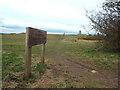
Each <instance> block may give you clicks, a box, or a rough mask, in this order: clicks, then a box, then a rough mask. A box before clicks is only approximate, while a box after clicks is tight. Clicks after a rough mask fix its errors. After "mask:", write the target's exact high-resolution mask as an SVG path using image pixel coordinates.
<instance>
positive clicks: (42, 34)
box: [25, 27, 47, 77]
mask: <svg viewBox="0 0 120 90" xmlns="http://www.w3.org/2000/svg"><path fill="white" fill-rule="evenodd" d="M46 40H47V32H46V31H43V30H39V29H36V28H32V27H26V48H25V77H29V76H30V75H31V50H32V46H35V45H38V44H42V53H41V54H42V55H41V61H42V62H43V63H44V59H45V43H46Z"/></svg>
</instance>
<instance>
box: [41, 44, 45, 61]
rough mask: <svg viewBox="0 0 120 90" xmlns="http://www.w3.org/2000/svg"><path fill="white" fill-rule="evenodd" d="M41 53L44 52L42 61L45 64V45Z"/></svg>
mask: <svg viewBox="0 0 120 90" xmlns="http://www.w3.org/2000/svg"><path fill="white" fill-rule="evenodd" d="M41 51H42V52H41V61H42V63H44V62H45V43H44V44H42V50H41Z"/></svg>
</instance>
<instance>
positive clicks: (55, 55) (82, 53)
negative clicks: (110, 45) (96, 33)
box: [2, 34, 118, 88]
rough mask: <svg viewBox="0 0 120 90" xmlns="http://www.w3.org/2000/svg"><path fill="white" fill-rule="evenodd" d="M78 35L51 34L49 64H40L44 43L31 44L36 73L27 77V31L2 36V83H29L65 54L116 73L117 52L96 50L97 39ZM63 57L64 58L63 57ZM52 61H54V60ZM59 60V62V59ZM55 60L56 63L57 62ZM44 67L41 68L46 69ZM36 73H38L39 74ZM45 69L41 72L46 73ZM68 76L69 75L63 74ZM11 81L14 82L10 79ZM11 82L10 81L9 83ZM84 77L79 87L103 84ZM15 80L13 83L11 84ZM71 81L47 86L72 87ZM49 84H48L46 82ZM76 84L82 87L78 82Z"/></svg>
mask: <svg viewBox="0 0 120 90" xmlns="http://www.w3.org/2000/svg"><path fill="white" fill-rule="evenodd" d="M77 38H78V36H77V35H66V36H63V35H48V36H47V43H46V61H45V62H46V64H45V65H41V64H40V63H39V62H40V54H41V45H37V46H34V47H32V72H33V76H32V77H31V78H30V79H29V80H28V79H26V78H24V77H23V74H24V73H23V72H24V52H25V34H16V35H3V36H2V41H3V42H2V49H3V51H2V62H3V77H2V79H3V87H16V86H19V87H30V85H31V84H33V85H34V83H36V82H38V81H36V80H37V79H38V78H41V77H39V75H40V76H41V74H38V73H37V72H36V70H37V71H39V70H40V68H43V70H44V71H45V70H50V68H51V66H50V65H51V64H50V63H53V62H54V61H57V59H61V61H62V60H63V59H65V58H69V59H72V60H73V61H74V60H75V61H77V62H82V63H85V64H89V65H91V66H93V67H95V68H99V69H101V70H106V71H108V72H112V73H113V74H114V73H117V71H118V70H117V66H118V53H115V52H109V51H107V50H106V51H97V50H96V49H95V48H96V44H95V43H96V41H90V40H77ZM61 57H63V58H61ZM52 61H53V62H52ZM56 63H57V62H56ZM56 63H54V64H55V66H56V65H57V66H56V68H57V67H62V64H59V63H57V64H56ZM54 64H53V65H54ZM43 70H41V71H43ZM36 73H37V74H36ZM44 73H45V72H43V74H42V76H44ZM64 76H65V77H66V76H67V75H66V74H64ZM11 81H12V82H11ZM8 82H9V83H8ZM88 82H89V80H88V81H86V82H85V81H84V84H83V85H81V86H80V87H81V88H82V87H84V88H97V87H100V86H103V87H105V86H104V85H100V84H97V85H94V83H95V82H94V83H93V84H92V83H91V82H89V83H88ZM11 84H14V85H11ZM69 84H70V85H71V86H69V85H68V84H66V83H65V84H61V83H59V84H58V82H56V83H55V84H52V85H48V87H57V88H59V87H62V88H72V87H73V86H72V84H71V82H69ZM46 87H47V86H46ZM74 87H79V86H75V85H74Z"/></svg>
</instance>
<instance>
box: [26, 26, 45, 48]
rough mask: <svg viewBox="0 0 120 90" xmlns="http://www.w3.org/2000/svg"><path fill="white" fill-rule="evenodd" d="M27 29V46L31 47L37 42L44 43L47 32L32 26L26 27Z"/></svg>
mask: <svg viewBox="0 0 120 90" xmlns="http://www.w3.org/2000/svg"><path fill="white" fill-rule="evenodd" d="M27 28H28V29H27V30H28V46H29V47H32V46H34V45H38V44H44V43H46V37H47V32H46V31H43V30H39V29H35V28H32V27H27Z"/></svg>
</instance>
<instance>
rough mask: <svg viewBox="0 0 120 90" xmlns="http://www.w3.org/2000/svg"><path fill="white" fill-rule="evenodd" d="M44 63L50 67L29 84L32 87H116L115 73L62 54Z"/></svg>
mask: <svg viewBox="0 0 120 90" xmlns="http://www.w3.org/2000/svg"><path fill="white" fill-rule="evenodd" d="M46 63H47V64H49V65H50V69H48V70H47V71H46V73H45V75H44V76H43V77H42V78H41V79H39V80H37V82H36V83H34V84H33V85H32V86H31V87H32V88H33V87H34V88H41V87H43V88H45V87H48V88H51V87H53V88H55V87H57V88H69V87H76V88H116V87H117V82H118V81H117V77H118V76H117V75H115V74H113V73H110V72H108V71H105V70H104V71H103V70H99V69H96V68H95V67H92V66H90V65H87V64H83V63H82V62H78V61H77V60H72V59H69V58H66V57H64V56H54V57H51V58H50V59H47V61H46ZM91 71H93V72H91ZM95 71H96V72H95Z"/></svg>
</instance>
